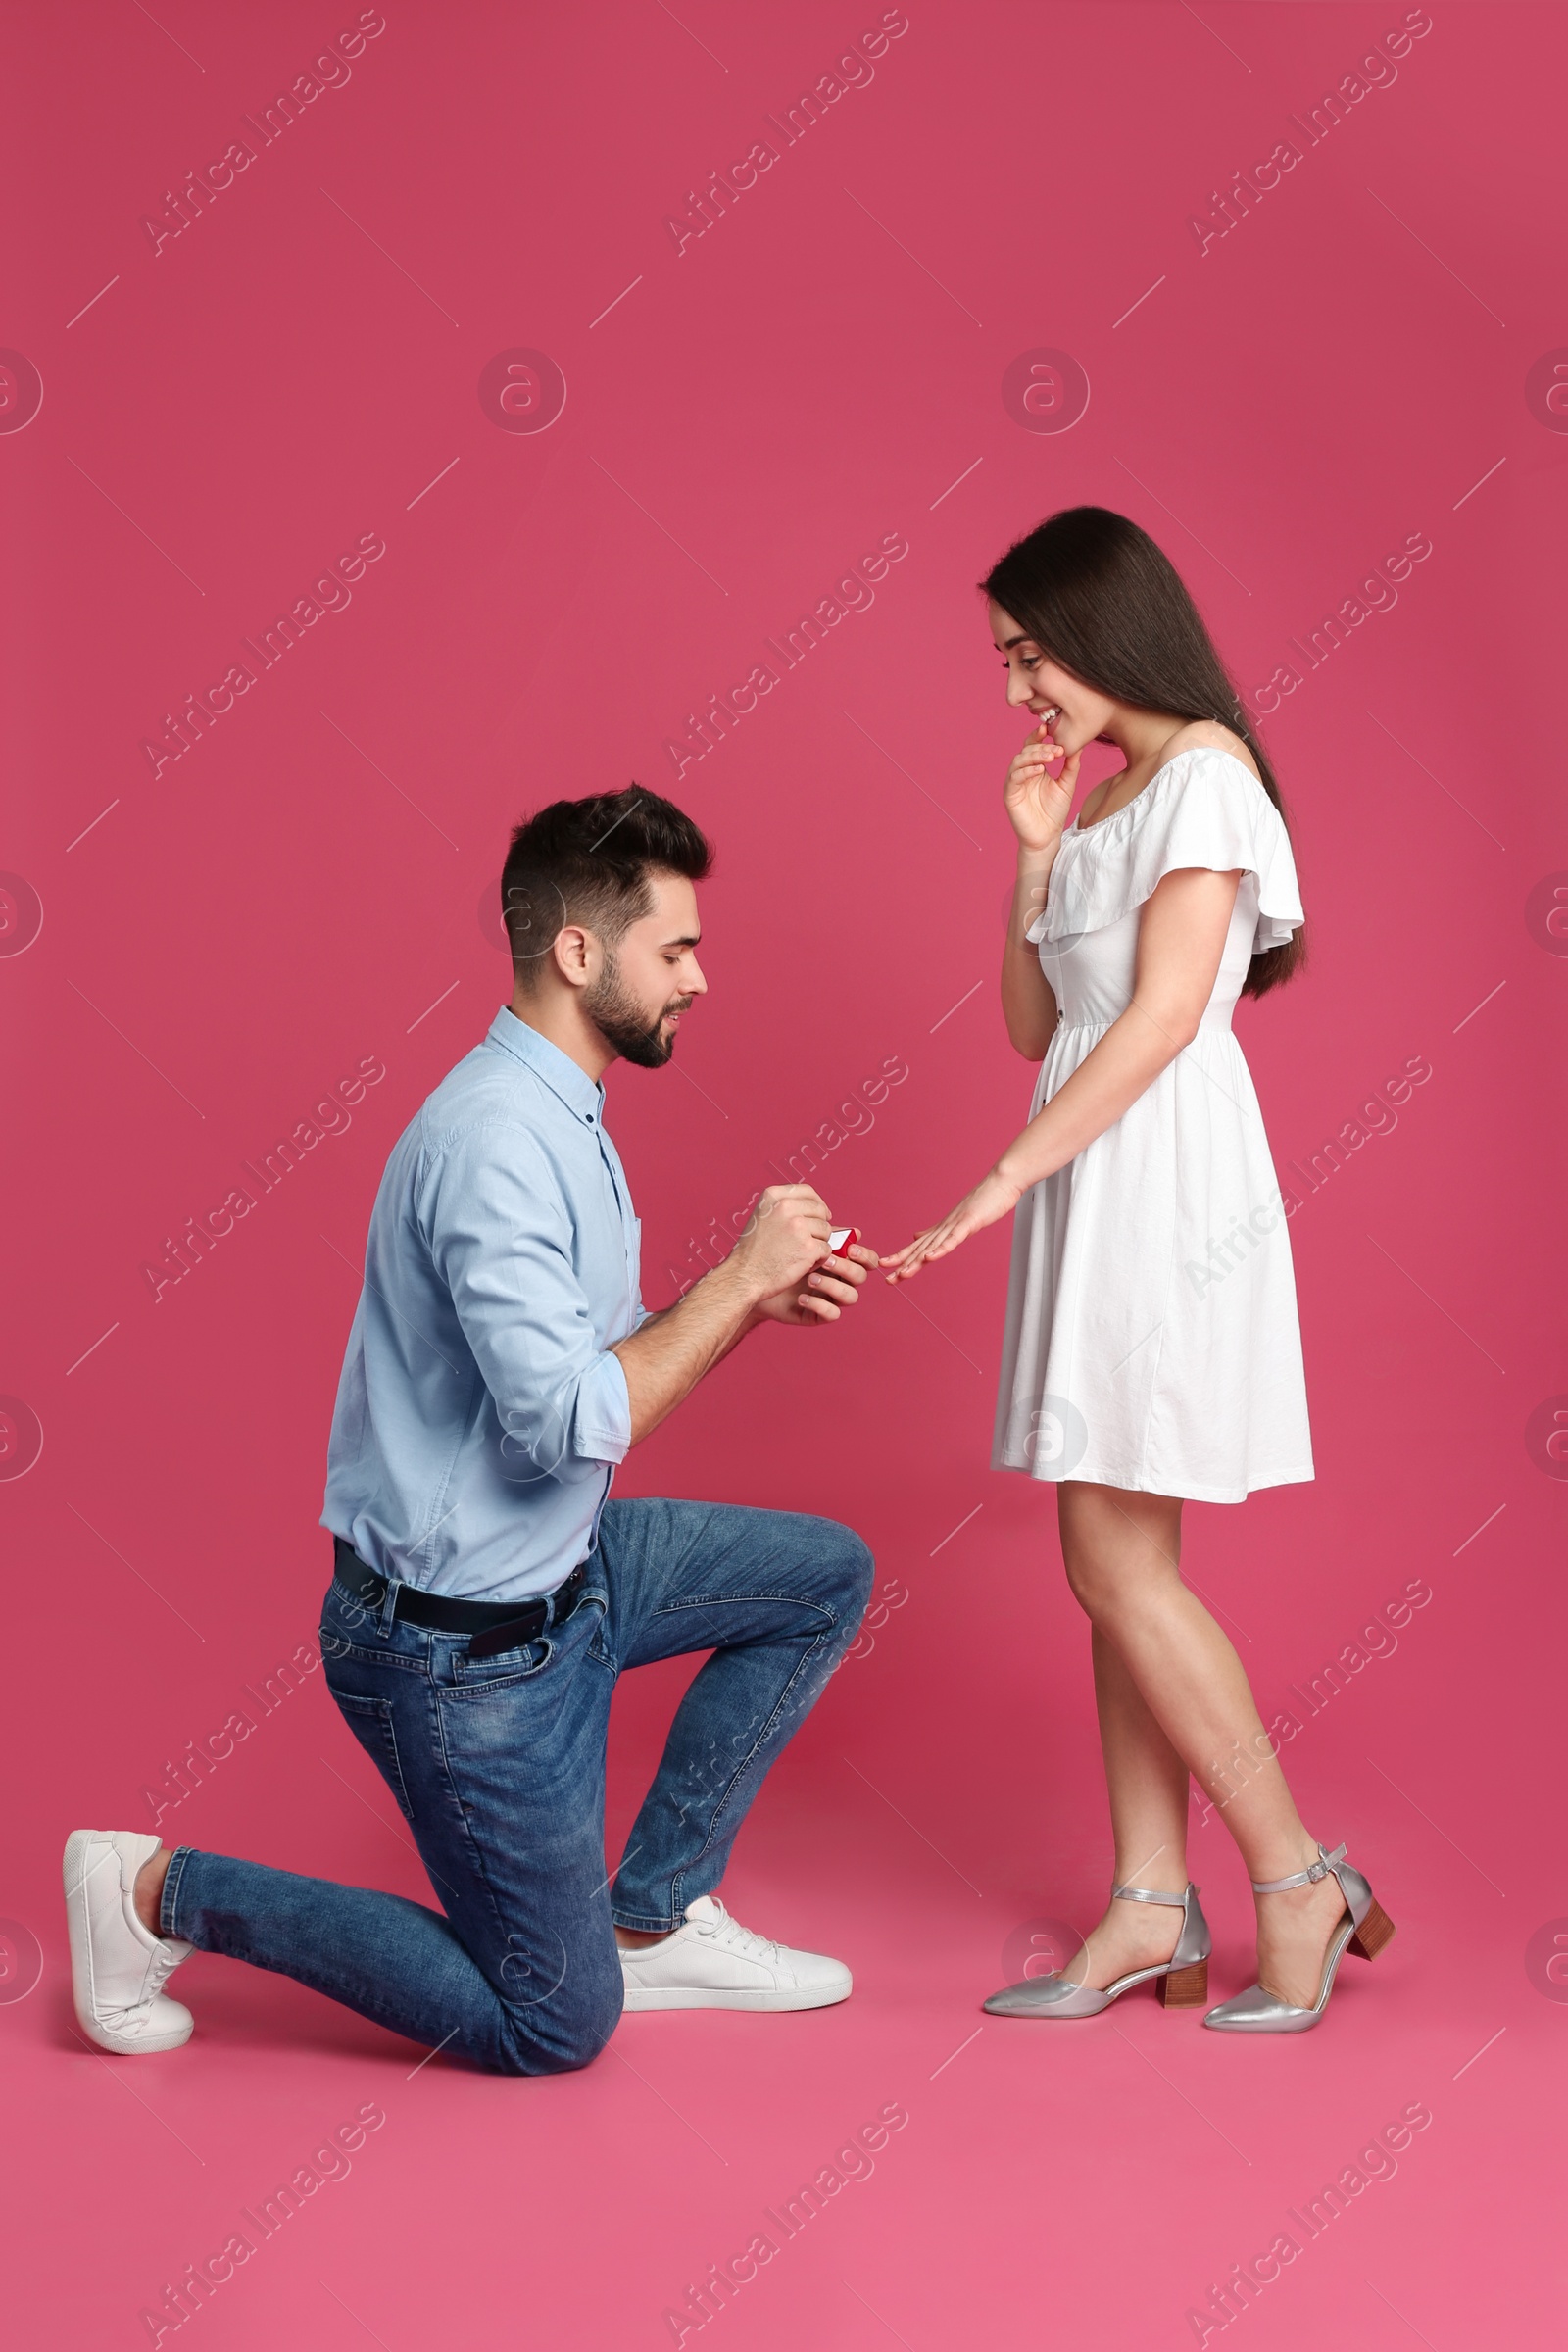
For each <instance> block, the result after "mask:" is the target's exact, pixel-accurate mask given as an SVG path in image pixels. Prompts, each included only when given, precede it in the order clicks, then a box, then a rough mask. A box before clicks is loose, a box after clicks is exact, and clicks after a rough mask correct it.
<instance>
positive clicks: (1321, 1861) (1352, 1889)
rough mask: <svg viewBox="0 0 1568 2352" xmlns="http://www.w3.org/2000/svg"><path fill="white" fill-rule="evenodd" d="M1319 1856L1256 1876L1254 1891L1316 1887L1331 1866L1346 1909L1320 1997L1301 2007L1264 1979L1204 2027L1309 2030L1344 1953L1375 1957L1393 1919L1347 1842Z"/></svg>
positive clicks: (1325, 1967) (1220, 2009)
mask: <svg viewBox="0 0 1568 2352" xmlns="http://www.w3.org/2000/svg"><path fill="white" fill-rule="evenodd" d="M1317 1855H1318V1858H1317V1860H1316V1861H1315V1862H1313V1863H1310V1864H1309V1865H1308V1866H1307V1868H1306V1869H1305V1870H1297V1871H1293V1872H1292V1873H1291V1876H1290V1877H1289V1878H1288V1879H1262V1880H1259V1879H1254V1880H1253V1881H1252V1892H1253V1893H1254V1894H1283V1893H1284V1892H1285V1890H1286V1888H1287V1887H1308V1886H1315V1885H1316V1883H1317V1881H1318V1880H1319V1879H1326V1878H1327V1877H1328V1875H1329V1873H1330V1872H1331V1871H1332V1872H1333V1874H1334V1876H1335V1878H1336V1879H1337V1880H1338V1881H1339V1886H1340V1892H1341V1893H1342V1894H1343V1895H1344V1897H1345V1901H1346V1912H1345V1916H1344V1918H1343V1919H1342V1920H1341V1921H1340V1924H1339V1926H1338V1927H1337V1928H1336V1929H1335V1931H1334V1934H1333V1936H1331V1938H1330V1940H1329V1948H1328V1950H1327V1952H1326V1953H1325V1954H1324V1958H1323V1982H1322V1984H1321V1985H1319V1987H1318V1995H1317V1999H1316V2000H1315V2001H1314V2002H1313V2003H1312V2006H1311V2008H1310V2009H1299V2008H1297V2006H1296V2005H1295V2003H1294V2002H1292V2001H1282V2000H1281V1999H1280V1998H1279V1996H1278V1994H1277V1993H1272V1992H1265V1991H1264V1990H1263V1987H1262V1985H1250V1986H1249V1988H1248V1990H1247V1991H1246V1992H1239V1993H1238V1994H1237V1996H1236V1998H1235V2000H1233V2001H1221V2002H1220V2004H1219V2006H1218V2008H1216V2009H1211V2010H1210V2011H1209V2013H1208V2015H1207V2016H1206V2017H1205V2018H1204V2020H1203V2023H1204V2025H1205V2026H1212V2027H1214V2029H1215V2031H1216V2032H1218V2033H1221V2034H1305V2033H1306V2032H1307V2031H1308V2029H1309V2028H1310V2027H1312V2026H1315V2025H1316V2024H1317V2021H1318V2019H1319V2018H1320V2017H1321V2016H1322V2015H1323V2012H1324V2010H1325V2009H1326V2008H1327V2007H1328V2005H1329V1994H1330V1993H1331V1992H1332V1991H1333V1989H1334V1976H1335V1971H1336V1970H1337V1969H1338V1967H1339V1965H1340V1962H1341V1961H1342V1960H1343V1959H1344V1957H1345V1954H1346V1953H1347V1952H1348V1951H1351V1952H1354V1954H1355V1955H1356V1958H1357V1959H1358V1960H1375V1959H1376V1958H1377V1956H1378V1954H1379V1952H1381V1951H1382V1949H1383V1947H1384V1945H1385V1944H1386V1943H1387V1942H1388V1940H1389V1937H1390V1936H1392V1935H1393V1934H1394V1922H1393V1920H1392V1919H1391V1918H1390V1917H1389V1915H1388V1913H1387V1912H1386V1911H1385V1910H1384V1909H1383V1907H1382V1905H1381V1904H1380V1903H1379V1902H1377V1901H1376V1900H1375V1898H1374V1896H1373V1893H1372V1889H1371V1887H1369V1886H1368V1885H1367V1883H1366V1881H1365V1879H1363V1878H1362V1876H1361V1873H1360V1872H1359V1871H1358V1870H1354V1869H1352V1868H1351V1866H1350V1864H1349V1863H1348V1862H1347V1860H1346V1859H1345V1848H1344V1846H1343V1845H1337V1846H1336V1847H1335V1849H1334V1851H1333V1853H1332V1854H1331V1853H1328V1852H1327V1851H1326V1850H1325V1849H1324V1848H1323V1847H1322V1846H1321V1845H1320V1846H1319V1847H1318V1849H1317Z"/></svg>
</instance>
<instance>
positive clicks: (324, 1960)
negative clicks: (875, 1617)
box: [161, 1500, 871, 2075]
mask: <svg viewBox="0 0 1568 2352" xmlns="http://www.w3.org/2000/svg"><path fill="white" fill-rule="evenodd" d="M870 1580H871V1555H870V1553H869V1551H868V1550H867V1549H866V1547H865V1545H864V1544H862V1543H861V1541H860V1539H859V1537H858V1536H857V1535H855V1534H853V1533H852V1532H851V1530H850V1529H849V1528H847V1527H840V1526H839V1525H838V1524H837V1523H836V1522H835V1521H834V1520H831V1519H814V1518H807V1517H804V1516H802V1515H800V1514H798V1513H796V1512H791V1511H758V1510H746V1509H742V1508H740V1507H738V1506H736V1505H734V1504H728V1503H704V1502H663V1501H625V1502H617V1501H613V1500H612V1501H611V1502H609V1503H607V1504H606V1506H605V1509H604V1512H603V1514H602V1517H601V1520H600V1526H599V1541H598V1545H597V1548H596V1549H595V1551H594V1552H593V1553H592V1555H591V1556H590V1559H589V1562H588V1575H587V1583H586V1586H585V1589H584V1593H583V1596H582V1598H581V1599H580V1600H579V1602H578V1604H577V1606H576V1608H575V1609H574V1610H573V1611H572V1612H571V1614H570V1615H569V1616H568V1617H567V1618H566V1619H565V1621H564V1623H563V1624H562V1625H560V1626H559V1627H558V1626H555V1625H554V1624H552V1625H549V1626H547V1627H546V1629H545V1631H544V1632H543V1634H541V1636H540V1637H539V1639H538V1640H537V1641H535V1642H531V1643H528V1644H527V1645H525V1646H523V1647H521V1648H518V1649H514V1650H508V1651H504V1652H502V1653H501V1654H500V1655H499V1656H495V1657H489V1658H483V1659H477V1660H470V1659H469V1657H468V1656H467V1637H466V1636H465V1635H459V1634H440V1633H433V1632H430V1631H429V1630H428V1629H426V1628H425V1627H422V1626H416V1625H409V1624H403V1623H398V1622H394V1623H393V1624H392V1625H390V1626H388V1625H386V1624H385V1622H384V1618H383V1613H382V1612H381V1611H380V1610H379V1609H373V1608H368V1607H367V1605H366V1604H365V1603H364V1602H363V1601H360V1600H358V1599H356V1598H355V1596H354V1595H353V1594H352V1593H350V1592H349V1590H348V1588H347V1587H346V1586H345V1585H343V1584H340V1583H339V1582H338V1580H337V1579H336V1578H335V1577H334V1578H333V1580H332V1583H331V1586H330V1587H329V1589H328V1592H327V1596H326V1601H325V1604H324V1607H323V1610H322V1615H321V1662H322V1667H323V1670H324V1673H325V1677H326V1682H327V1686H328V1688H329V1689H330V1691H331V1692H332V1695H333V1697H334V1698H335V1699H336V1700H337V1703H338V1706H339V1707H340V1709H341V1710H342V1712H343V1714H344V1715H345V1716H346V1717H347V1718H348V1723H349V1727H350V1729H351V1730H352V1731H353V1733H354V1735H355V1737H356V1738H357V1739H358V1740H359V1741H360V1743H361V1745H362V1746H363V1747H364V1748H365V1749H366V1751H367V1753H368V1755H369V1756H370V1757H371V1759H372V1761H373V1762H374V1763H375V1765H376V1767H377V1769H378V1770H379V1771H380V1773H381V1774H382V1777H383V1778H384V1779H385V1781H386V1783H387V1786H388V1787H389V1788H390V1789H391V1791H392V1794H393V1796H394V1797H395V1798H396V1799H397V1802H398V1806H399V1808H400V1810H401V1811H402V1812H403V1814H404V1815H405V1817H406V1819H407V1821H408V1824H409V1829H410V1832H411V1834H412V1836H413V1838H414V1839H415V1841H416V1843H417V1846H418V1849H419V1856H420V1859H421V1860H422V1862H423V1863H424V1867H425V1869H426V1871H427V1872H428V1873H429V1876H430V1880H431V1884H432V1885H433V1887H435V1890H436V1893H437V1895H438V1896H439V1898H440V1901H441V1904H442V1910H443V1911H444V1913H445V1916H444V1917H443V1916H442V1912H440V1911H432V1910H429V1909H428V1908H427V1907H426V1906H425V1905H424V1904H422V1903H415V1902H409V1901H407V1900H406V1899H405V1898H404V1897H403V1896H401V1895H396V1894H381V1893H376V1892H374V1891H372V1890H371V1889H369V1888H367V1887H339V1886H336V1885H334V1884H332V1883H331V1882H330V1881H328V1880H325V1879H307V1878H301V1877H297V1876H296V1875H295V1874H294V1873H293V1872H291V1871H285V1870H270V1869H267V1868H265V1867H264V1866H263V1865H262V1864H260V1863H256V1862H236V1861H231V1860H229V1859H228V1858H226V1857H225V1856H223V1855H221V1854H207V1853H201V1852H198V1851H197V1850H196V1849H195V1848H194V1847H192V1846H180V1847H179V1848H178V1850H177V1851H176V1852H175V1854H174V1857H173V1859H172V1862H171V1863H170V1866H169V1875H168V1878H167V1879H166V1881H165V1883H164V1895H163V1910H162V1914H161V1925H162V1927H163V1931H164V1933H165V1935H166V1936H184V1937H186V1938H187V1939H188V1940H189V1941H190V1942H191V1943H193V1944H195V1945H196V1946H197V1948H198V1949H199V1950H201V1951H204V1952H225V1953H227V1954H228V1955H229V1956H230V1957H231V1958H233V1959H236V1960H249V1961H250V1962H251V1963H252V1965H253V1966H255V1967H257V1968H270V1969H276V1970H278V1971H280V1972H281V1973H282V1974H283V1975H284V1976H288V1977H294V1978H296V1979H297V1980H298V1981H299V1983H300V1984H302V1985H312V1986H314V1987H315V1989H316V1990H317V1991H318V1992H324V1993H326V1994H328V1995H329V1996H330V1997H331V1998H332V1999H333V2000H337V2001H342V2002H344V2003H345V2004H346V2005H347V2006H348V2007H349V2008H351V2009H356V2010H358V2011H359V2013H360V2015H361V2016H362V2017H368V2018H372V2019H374V2020H375V2022H376V2023H377V2024H378V2025H383V2026H390V2027H391V2028H392V2029H393V2031H394V2032H396V2033H399V2034H408V2035H409V2036H410V2038H411V2039H412V2040H415V2041H419V2042H424V2043H426V2044H428V2045H430V2046H431V2047H437V2046H439V2047H440V2048H443V2049H447V2050H450V2051H451V2053H452V2054H453V2055H454V2056H455V2057H459V2056H461V2057H462V2058H464V2059H466V2060H467V2061H468V2062H469V2063H470V2064H472V2065H474V2066H478V2067H483V2068H485V2069H487V2070H489V2071H491V2072H495V2073H500V2074H522V2075H539V2074H553V2073H557V2072H560V2071H561V2070H563V2069H564V2068H567V2067H575V2066H586V2065H587V2064H588V2062H589V2060H590V2059H592V2058H594V2057H596V2056H597V2055H598V2053H599V2051H600V2050H601V2049H602V2048H603V2047H604V2045H605V2043H606V2041H608V2039H609V2038H610V2035H611V2034H612V2033H613V2031H614V2028H615V2024H616V2021H617V2020H618V2018H619V2016H620V2005H621V1976H620V1962H619V1958H618V1956H617V1953H616V1947H615V1939H614V1934H613V1927H614V1926H615V1925H618V1926H620V1927H625V1928H642V1929H647V1930H651V1931H654V1932H659V1931H666V1932H667V1931H668V1930H670V1929H672V1928H676V1927H678V1926H679V1925H680V1924H681V1921H682V1919H683V1918H684V1916H685V1907H686V1905H687V1904H688V1903H689V1902H691V1901H692V1900H693V1898H694V1897H695V1896H697V1895H699V1894H707V1893H710V1892H711V1890H712V1888H713V1887H716V1886H717V1885H718V1883H719V1881H720V1879H721V1878H722V1877H723V1875H724V1869H725V1865H726V1863H727V1862H728V1860H729V1852H730V1847H731V1846H732V1844H733V1843H734V1840H735V1834H736V1832H737V1830H738V1829H739V1828H740V1825H741V1823H742V1821H743V1820H744V1819H745V1816H746V1811H747V1807H748V1806H749V1805H750V1804H751V1801H752V1799H753V1797H754V1796H755V1795H756V1794H757V1791H758V1789H760V1786H761V1783H762V1778H763V1775H764V1774H765V1773H766V1771H767V1770H768V1767H769V1766H770V1765H771V1764H772V1762H773V1761H774V1759H775V1757H776V1756H777V1755H778V1754H779V1752H780V1751H781V1749H782V1748H783V1747H784V1745H785V1743H786V1741H787V1740H789V1739H790V1737H791V1735H792V1734H793V1733H794V1732H795V1731H796V1730H797V1729H798V1727H799V1726H800V1724H801V1723H802V1722H803V1721H804V1719H805V1718H806V1716H807V1715H808V1714H809V1712H810V1710H811V1708H812V1707H813V1706H814V1705H815V1703H816V1701H817V1699H818V1698H819V1697H820V1695H821V1693H822V1690H823V1687H824V1685H825V1684H826V1682H827V1679H828V1677H829V1675H830V1674H831V1673H832V1671H833V1669H834V1667H835V1666H836V1665H837V1664H838V1662H839V1660H840V1658H841V1657H842V1656H843V1654H844V1651H845V1649H846V1647H847V1646H848V1644H849V1642H851V1641H852V1640H853V1638H854V1635H855V1632H856V1629H857V1628H858V1624H859V1622H860V1617H861V1613H862V1612H863V1610H864V1608H865V1603H866V1598H867V1595H868V1593H869V1591H870ZM704 1649H706V1650H711V1652H712V1654H711V1657H709V1658H708V1659H707V1661H706V1663H705V1664H704V1665H703V1666H702V1667H701V1668H700V1670H699V1671H698V1673H697V1674H696V1676H695V1677H694V1678H693V1680H692V1683H691V1685H690V1688H689V1689H688V1690H687V1691H686V1694H685V1696H684V1697H683V1698H682V1700H681V1703H680V1706H679V1707H678V1709H677V1710H676V1714H675V1720H674V1722H673V1724H672V1725H671V1727H670V1733H669V1738H668V1740H667V1741H666V1743H665V1747H664V1753H663V1757H662V1761H661V1763H660V1767H659V1771H658V1773H657V1775H656V1777H655V1780H654V1784H653V1787H652V1788H651V1789H649V1791H648V1795H647V1797H646V1798H645V1799H644V1802H643V1807H642V1810H641V1812H640V1813H639V1814H638V1816H637V1820H636V1824H635V1826H634V1827H633V1829H632V1833H631V1837H630V1839H629V1840H628V1842H627V1846H626V1851H625V1854H624V1855H623V1857H622V1859H621V1863H620V1868H619V1870H618V1872H617V1873H616V1874H615V1881H614V1886H613V1889H612V1888H611V1887H610V1883H609V1875H608V1874H607V1872H606V1869H605V1828H604V1810H605V1740H606V1734H607V1730H608V1727H609V1718H610V1699H611V1693H612V1692H613V1690H614V1687H615V1678H616V1676H617V1675H618V1674H619V1672H620V1670H621V1668H622V1667H623V1666H642V1665H646V1664H648V1663H649V1662H650V1661H651V1660H653V1659H655V1658H671V1657H679V1656H682V1655H684V1654H685V1653H687V1652H688V1651H692V1650H704Z"/></svg>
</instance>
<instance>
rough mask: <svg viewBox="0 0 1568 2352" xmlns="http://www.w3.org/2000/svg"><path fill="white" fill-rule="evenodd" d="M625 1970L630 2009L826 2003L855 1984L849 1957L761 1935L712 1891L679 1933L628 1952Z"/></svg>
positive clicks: (844, 1996)
mask: <svg viewBox="0 0 1568 2352" xmlns="http://www.w3.org/2000/svg"><path fill="white" fill-rule="evenodd" d="M620 1973H621V1977H622V1979H623V1980H624V1983H625V1987H626V2003H625V2005H626V2007H627V2008H628V2009H825V2008H827V2006H828V2005H829V2003H830V2002H832V2001H846V2000H848V1999H849V1997H850V1987H851V1985H852V1984H853V1982H854V1980H853V1978H852V1977H851V1975H850V1972H849V1970H848V1969H847V1968H846V1967H845V1965H844V1963H843V1961H842V1960H828V1959H825V1958H824V1957H823V1955H822V1954H821V1953H820V1952H792V1951H791V1950H790V1948H789V1945H788V1944H786V1943H774V1942H773V1941H772V1940H771V1939H770V1938H769V1937H768V1936H754V1935H753V1934H752V1931H751V1929H750V1928H743V1927H742V1926H741V1923H740V1921H739V1920H738V1919H731V1917H730V1915H729V1913H728V1912H727V1911H726V1910H725V1908H724V1906H723V1904H722V1903H721V1902H720V1901H719V1900H718V1898H717V1896H716V1895H711V1894H700V1895H698V1896H697V1898H696V1899H695V1901H693V1902H690V1903H688V1904H687V1906H686V1924H685V1926H684V1927H680V1928H677V1929H676V1930H675V1932H674V1934H673V1935H672V1936H664V1937H663V1939H662V1941H661V1942H659V1943H649V1944H644V1945H643V1946H642V1947H641V1949H640V1950H636V1951H623V1952H622V1953H621V1955H620Z"/></svg>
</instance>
